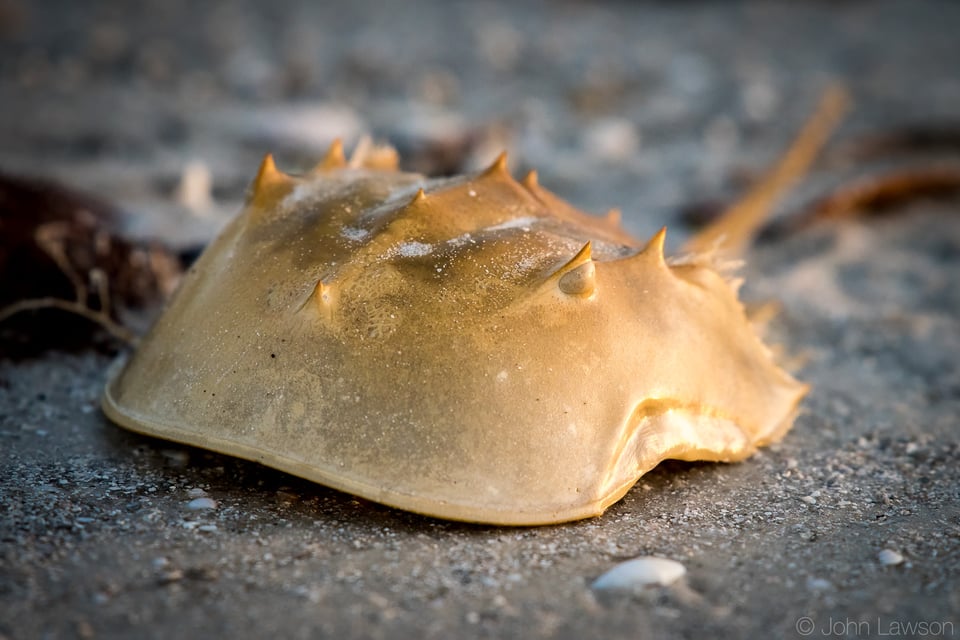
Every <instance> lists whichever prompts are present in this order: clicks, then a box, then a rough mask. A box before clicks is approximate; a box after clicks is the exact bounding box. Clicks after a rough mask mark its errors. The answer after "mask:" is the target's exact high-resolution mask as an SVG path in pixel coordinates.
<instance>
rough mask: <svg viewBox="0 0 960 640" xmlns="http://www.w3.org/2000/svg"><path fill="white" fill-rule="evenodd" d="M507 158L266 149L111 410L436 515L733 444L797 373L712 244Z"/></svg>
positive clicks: (562, 500) (593, 498) (545, 519)
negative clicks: (469, 161)
mask: <svg viewBox="0 0 960 640" xmlns="http://www.w3.org/2000/svg"><path fill="white" fill-rule="evenodd" d="M663 240H664V235H663V232H661V233H659V234H657V235H656V236H655V237H654V238H652V239H650V240H649V241H646V242H640V241H638V240H636V239H634V238H632V237H631V236H630V235H628V234H627V233H626V232H625V231H623V230H622V229H621V228H620V226H619V224H618V221H617V220H616V216H614V215H611V216H606V217H594V216H590V215H587V214H585V213H583V212H580V211H578V210H576V209H574V208H573V207H572V206H570V205H568V204H566V203H565V202H563V201H562V200H560V199H559V198H558V197H557V196H555V195H553V194H551V193H550V192H548V191H547V190H545V189H544V188H543V187H541V186H540V185H538V184H537V181H536V176H535V175H534V174H531V175H529V176H528V177H527V178H526V179H524V180H523V181H522V182H518V181H516V180H514V179H513V178H512V177H511V176H510V174H509V173H508V171H507V170H506V166H505V161H504V160H503V159H502V158H501V160H499V161H498V162H496V163H495V164H494V165H493V166H492V167H490V168H489V169H488V170H487V171H485V172H483V173H481V174H477V175H470V176H463V177H458V178H453V179H442V180H440V179H428V178H426V177H424V176H422V175H418V174H411V173H404V172H400V171H397V170H396V168H395V157H394V156H392V155H391V153H390V152H389V150H383V149H377V150H374V151H371V152H369V153H367V154H366V155H365V157H362V158H360V160H359V161H353V162H351V163H346V162H345V161H344V160H343V158H342V152H341V151H340V150H339V148H337V147H334V149H332V150H331V153H330V154H329V155H328V157H327V158H326V159H325V160H324V162H322V163H321V165H320V166H319V167H318V168H317V169H316V170H314V171H312V172H310V173H308V174H305V175H303V176H299V177H294V176H288V175H286V174H283V173H280V172H278V171H277V170H276V168H275V167H274V165H273V162H272V160H271V159H270V158H269V157H268V159H267V160H265V162H264V165H263V166H262V167H261V170H260V173H259V175H258V176H257V179H256V180H255V182H254V184H253V186H252V188H251V195H250V197H249V199H248V203H247V205H246V207H245V208H244V210H243V211H242V212H241V213H240V214H239V215H238V216H237V217H236V218H235V219H234V220H233V221H232V222H231V223H230V224H229V225H228V226H227V228H226V229H225V230H224V231H223V232H222V233H221V235H220V236H219V237H218V238H217V239H216V240H215V241H214V242H213V243H212V244H211V245H210V246H209V247H208V248H207V249H206V251H205V252H204V254H203V255H202V256H201V258H200V259H199V261H198V262H197V263H196V264H195V266H194V267H193V268H192V269H191V270H190V272H189V274H188V275H187V276H186V277H185V279H184V281H183V283H182V285H181V287H180V289H179V291H178V292H177V293H176V294H175V296H174V297H173V299H172V300H171V302H170V304H169V307H168V308H167V310H166V311H165V313H164V314H163V316H162V317H161V318H160V319H159V321H158V322H157V323H156V325H155V326H154V327H153V329H152V330H151V331H150V333H149V334H148V335H147V336H146V337H145V338H144V340H143V341H142V343H141V345H140V346H139V348H138V349H137V350H136V352H135V353H134V354H133V355H132V356H131V358H130V359H129V361H128V362H127V363H126V364H125V365H123V366H122V367H120V368H119V369H118V371H117V372H116V373H115V375H114V376H113V377H112V379H111V380H110V382H109V384H108V386H107V389H106V392H105V394H104V398H103V407H104V410H105V412H106V413H107V415H108V416H109V417H110V418H111V419H113V420H114V421H116V422H117V423H119V424H120V425H122V426H124V427H126V428H129V429H132V430H134V431H138V432H142V433H146V434H150V435H153V436H157V437H160V438H166V439H170V440H174V441H178V442H182V443H188V444H191V445H196V446H199V447H204V448H207V449H211V450H213V451H218V452H221V453H226V454H231V455H236V456H239V457H243V458H247V459H250V460H256V461H260V462H262V463H263V464H266V465H269V466H272V467H276V468H278V469H282V470H284V471H287V472H289V473H292V474H295V475H298V476H302V477H304V478H308V479H311V480H314V481H316V482H319V483H322V484H324V485H328V486H331V487H335V488H337V489H341V490H343V491H347V492H350V493H353V494H356V495H359V496H362V497H364V498H367V499H370V500H374V501H377V502H380V503H384V504H387V505H392V506H395V507H399V508H401V509H407V510H411V511H415V512H419V513H423V514H427V515H431V516H436V517H440V518H448V519H456V520H466V521H473V522H483V523H495V524H522V525H532V524H546V523H552V522H562V521H567V520H575V519H579V518H585V517H590V516H596V515H599V514H601V513H602V512H603V511H604V509H606V508H607V507H608V506H609V505H610V504H612V503H613V502H615V501H617V500H618V499H619V498H620V497H622V496H623V495H624V493H626V491H627V490H628V489H629V488H630V487H631V486H632V485H633V484H634V483H635V482H636V481H637V479H638V478H639V477H640V476H641V475H642V474H644V473H646V472H647V471H649V470H650V469H652V468H653V467H654V466H656V465H657V464H658V463H659V462H660V461H661V460H664V459H667V458H674V459H680V460H718V461H721V460H722V461H735V460H741V459H743V458H745V457H747V456H749V455H750V454H751V453H752V452H753V451H754V450H755V449H756V447H758V446H761V445H763V444H766V443H769V442H771V441H772V440H775V439H777V438H778V437H780V436H781V435H782V434H783V433H784V432H785V431H786V430H787V429H788V428H789V427H790V425H791V423H792V421H793V418H794V415H795V411H796V408H797V404H798V402H799V401H800V399H801V397H802V396H803V394H804V393H805V390H806V387H805V386H804V385H802V384H800V383H798V382H797V381H795V380H794V379H793V378H792V377H791V376H790V375H788V374H787V373H785V372H784V371H783V370H782V369H780V368H779V367H778V366H777V365H776V364H775V363H774V361H773V359H772V357H771V354H770V352H769V350H768V349H767V348H766V347H765V346H764V344H763V343H762V342H761V340H760V339H759V338H758V336H757V335H756V334H755V332H754V330H753V328H752V327H751V325H750V323H749V321H748V319H747V317H746V315H745V313H744V310H743V307H742V305H741V303H740V302H739V301H738V298H737V292H736V282H735V281H733V280H732V279H731V278H730V277H729V276H728V275H727V274H724V273H722V272H721V271H718V270H717V269H715V268H714V267H713V266H711V262H710V261H709V260H700V259H697V256H692V257H691V256H687V257H686V258H683V259H675V260H667V259H665V258H664V255H663Z"/></svg>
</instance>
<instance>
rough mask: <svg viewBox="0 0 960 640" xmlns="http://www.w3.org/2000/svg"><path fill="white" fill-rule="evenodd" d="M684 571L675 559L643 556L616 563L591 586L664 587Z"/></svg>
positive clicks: (601, 587)
mask: <svg viewBox="0 0 960 640" xmlns="http://www.w3.org/2000/svg"><path fill="white" fill-rule="evenodd" d="M686 573H687V569H686V567H684V566H683V565H682V564H680V563H679V562H677V561H675V560H668V559H667V558H656V557H654V556H645V557H642V558H634V559H633V560H628V561H626V562H623V563H621V564H618V565H617V566H615V567H614V568H613V569H610V571H607V572H606V573H605V574H603V575H602V576H600V577H599V578H597V579H596V580H594V581H593V584H592V585H591V588H593V589H600V590H607V589H610V590H627V591H629V590H632V589H639V588H643V587H666V586H669V585H671V584H673V583H674V582H676V581H677V580H679V579H680V578H682V577H683V576H684V574H686Z"/></svg>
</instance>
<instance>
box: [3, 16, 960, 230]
mask: <svg viewBox="0 0 960 640" xmlns="http://www.w3.org/2000/svg"><path fill="white" fill-rule="evenodd" d="M958 29H960V4H957V3H954V2H945V1H943V2H937V1H929V2H912V1H891V0H881V1H876V2H858V1H848V2H840V3H834V2H805V3H794V2H701V1H688V2H580V1H575V0H558V1H554V2H532V1H531V2H492V1H486V0H485V1H467V2H460V1H436V2H432V1H428V0H416V1H411V2H402V3H401V2H397V3H386V2H381V1H379V0H354V1H351V2H343V1H340V2H308V1H297V0H272V1H271V2H253V1H249V2H243V1H239V2H223V1H211V2H185V1H182V0H172V1H171V0H162V1H161V0H144V1H142V2H122V1H116V0H89V1H85V2H75V1H73V0H63V1H57V0H34V1H30V2H28V1H26V0H0V170H2V171H4V172H7V173H14V174H27V175H44V176H49V177H53V178H56V179H59V180H62V181H64V182H65V183H67V184H70V185H73V186H76V187H81V188H83V189H85V190H87V191H90V192H93V193H95V194H98V195H100V196H102V197H104V198H106V199H107V200H109V201H111V202H114V203H117V204H119V205H120V206H121V207H122V208H123V209H125V210H126V211H129V212H132V213H135V214H137V215H136V216H135V217H134V218H133V219H131V220H130V221H129V224H130V226H131V230H132V232H133V233H136V234H143V235H160V236H163V237H166V238H168V239H169V240H171V241H177V242H181V241H182V242H187V241H196V240H202V239H204V238H207V237H209V234H210V233H211V232H212V230H213V229H215V228H216V227H217V226H218V225H219V224H222V221H223V219H224V218H225V217H227V216H229V215H232V213H233V212H235V211H236V209H237V207H238V206H239V203H240V201H241V199H242V195H243V192H244V189H245V187H246V185H247V183H248V181H249V180H250V178H251V177H252V175H253V174H254V172H255V170H256V167H257V164H258V162H259V159H260V158H261V157H262V155H263V154H264V153H266V152H268V151H269V152H273V153H275V154H276V157H277V160H278V163H279V165H280V166H281V168H284V169H286V170H289V171H297V170H301V169H304V168H306V167H309V166H310V165H311V164H312V163H313V162H315V161H316V159H317V158H318V157H319V156H321V155H322V154H323V153H324V151H325V150H326V148H327V145H329V143H330V142H331V141H332V140H333V139H334V138H336V137H340V138H343V139H344V141H345V142H346V143H347V147H348V150H349V148H350V146H351V145H352V144H353V143H354V142H355V141H356V140H357V139H358V138H359V137H360V136H362V135H364V134H371V135H373V136H374V137H375V139H377V140H381V141H385V142H390V143H391V144H393V145H395V146H396V147H397V148H398V149H399V150H400V152H401V155H402V158H403V165H404V167H405V168H408V169H412V170H418V171H423V172H427V173H430V174H449V173H455V172H458V171H464V170H472V169H476V168H478V167H480V166H482V165H483V164H484V163H486V162H489V161H490V160H491V159H492V158H493V157H495V155H496V154H497V153H499V151H501V150H503V149H506V150H508V151H509V152H510V159H511V165H512V168H513V170H514V172H515V173H519V172H520V171H523V170H525V169H527V168H531V167H535V168H537V169H538V170H539V171H540V176H541V182H542V183H543V184H545V185H546V186H548V187H550V188H552V189H553V190H555V191H559V192H560V193H561V195H564V196H565V197H567V198H568V199H572V200H573V201H574V202H575V203H577V204H578V205H580V206H581V207H582V208H586V209H591V210H597V211H605V210H606V209H608V208H610V207H614V206H616V207H621V208H622V209H623V210H624V217H625V224H626V226H627V227H628V229H630V230H632V231H634V232H636V233H638V234H640V235H645V234H648V233H652V232H653V231H655V230H656V229H658V228H659V227H660V226H661V225H662V224H664V223H670V222H672V221H673V220H675V219H676V217H677V216H678V215H679V213H680V212H681V211H682V210H683V209H684V207H687V206H689V205H691V204H696V203H698V202H701V201H711V200H723V199H726V198H729V197H730V196H731V195H732V194H734V193H737V192H738V191H739V190H741V189H742V186H743V183H744V182H745V181H747V180H749V179H750V178H751V177H752V176H753V175H755V173H756V172H757V171H760V170H762V169H763V168H764V167H765V166H766V165H767V164H769V163H770V162H771V161H772V159H774V158H775V157H776V154H777V152H778V151H780V150H781V149H782V148H783V146H784V145H785V144H786V142H787V141H788V140H789V138H790V136H791V135H792V134H793V133H794V132H795V130H796V129H797V128H798V127H799V126H800V124H801V123H802V121H803V119H804V118H805V117H806V116H807V115H808V114H809V113H810V111H811V110H812V106H813V104H814V103H815V101H816V99H817V97H818V95H819V94H820V92H821V91H822V90H823V88H824V87H825V85H826V84H827V83H829V82H841V83H843V84H844V85H846V86H847V87H848V88H849V89H850V91H851V92H852V93H853V95H854V97H855V99H856V102H857V110H856V111H855V115H854V116H853V117H852V118H849V119H848V121H847V124H846V128H845V130H844V133H845V135H847V136H854V137H855V136H856V135H857V133H858V132H861V131H877V130H882V129H885V128H896V127H900V126H903V125H906V124H916V123H930V122H936V123H940V124H944V125H945V124H948V123H949V124H950V125H951V126H954V125H957V122H958V120H960V117H958V116H957V113H958V111H960V74H958V73H957V71H956V69H957V67H956V65H957V60H958V59H960V45H958V44H957V43H958V37H957V33H958ZM953 133H954V134H955V133H956V130H954V132H953ZM954 137H956V136H954ZM674 239H675V238H674Z"/></svg>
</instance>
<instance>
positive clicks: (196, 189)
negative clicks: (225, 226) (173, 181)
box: [177, 160, 213, 216]
mask: <svg viewBox="0 0 960 640" xmlns="http://www.w3.org/2000/svg"><path fill="white" fill-rule="evenodd" d="M212 193H213V174H212V173H211V172H210V168H209V167H208V166H207V165H206V164H205V163H203V162H200V161H199V160H193V161H191V162H188V163H187V164H186V166H185V167H184V168H183V172H182V173H181V174H180V185H179V186H178V187H177V201H178V202H179V203H180V204H182V205H183V206H184V207H186V208H187V209H189V210H190V212H191V213H193V214H195V215H198V216H203V215H207V214H208V213H209V212H210V210H211V209H212V208H213V196H212Z"/></svg>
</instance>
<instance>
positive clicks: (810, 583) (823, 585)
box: [807, 578, 833, 591]
mask: <svg viewBox="0 0 960 640" xmlns="http://www.w3.org/2000/svg"><path fill="white" fill-rule="evenodd" d="M832 588H833V584H831V583H830V581H829V580H824V579H823V578H810V579H808V580H807V589H810V590H811V591H827V590H829V589H832Z"/></svg>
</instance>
